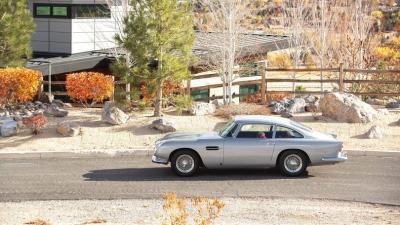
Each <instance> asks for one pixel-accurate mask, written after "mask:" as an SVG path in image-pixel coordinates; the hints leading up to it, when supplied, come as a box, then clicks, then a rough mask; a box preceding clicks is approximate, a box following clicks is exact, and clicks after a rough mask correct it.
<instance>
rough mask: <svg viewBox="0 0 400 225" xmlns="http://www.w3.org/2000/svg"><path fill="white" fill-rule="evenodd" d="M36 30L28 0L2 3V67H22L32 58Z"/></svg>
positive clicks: (0, 55)
mask: <svg viewBox="0 0 400 225" xmlns="http://www.w3.org/2000/svg"><path fill="white" fill-rule="evenodd" d="M34 29H35V26H34V23H33V19H32V15H31V13H30V11H29V9H28V6H27V0H1V1H0V31H1V32H0V65H3V66H22V65H24V64H25V61H26V59H27V58H29V57H30V56H31V52H32V50H31V47H30V46H31V35H32V33H33V31H34Z"/></svg>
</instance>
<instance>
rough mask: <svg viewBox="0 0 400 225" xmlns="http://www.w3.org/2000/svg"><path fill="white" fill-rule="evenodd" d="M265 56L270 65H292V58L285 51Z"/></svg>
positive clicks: (281, 66)
mask: <svg viewBox="0 0 400 225" xmlns="http://www.w3.org/2000/svg"><path fill="white" fill-rule="evenodd" d="M267 58H268V63H269V65H270V66H272V67H277V68H290V67H291V66H292V59H291V58H290V55H288V54H286V53H274V54H269V55H268V56H267Z"/></svg>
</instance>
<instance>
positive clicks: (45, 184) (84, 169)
mask: <svg viewBox="0 0 400 225" xmlns="http://www.w3.org/2000/svg"><path fill="white" fill-rule="evenodd" d="M149 161H150V159H149V157H144V156H137V157H135V158H133V157H125V158H84V159H76V158H75V159H71V158H69V159H68V158H67V159H66V158H64V159H60V158H58V159H12V160H11V159H8V160H6V159H3V160H0V201H20V200H49V199H120V198H153V197H160V196H162V195H163V193H165V192H172V191H173V192H177V193H179V194H182V195H188V196H189V195H190V196H193V195H205V196H219V197H237V196H242V197H296V198H322V199H340V200H355V201H362V202H372V203H385V204H395V205H400V163H399V162H400V154H395V153H390V154H389V153H386V154H379V155H374V156H360V155H350V159H349V161H348V162H346V163H343V164H338V165H333V166H324V167H310V168H309V169H308V174H307V175H305V176H303V177H300V178H287V177H283V176H281V175H279V174H278V173H277V172H276V171H275V170H226V171H215V170H212V171H211V170H205V169H203V170H201V171H200V174H199V175H198V176H196V177H191V178H180V177H176V176H175V175H174V174H173V173H172V172H171V170H170V169H169V167H165V166H162V165H154V164H152V163H150V162H149Z"/></svg>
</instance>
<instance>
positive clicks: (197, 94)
mask: <svg viewBox="0 0 400 225" xmlns="http://www.w3.org/2000/svg"><path fill="white" fill-rule="evenodd" d="M191 95H192V98H193V100H194V101H208V98H209V97H210V90H209V89H204V90H193V91H192V93H191Z"/></svg>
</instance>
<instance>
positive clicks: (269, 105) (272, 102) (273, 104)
mask: <svg viewBox="0 0 400 225" xmlns="http://www.w3.org/2000/svg"><path fill="white" fill-rule="evenodd" d="M276 103H278V102H277V101H274V100H272V101H270V102H269V104H268V107H274V106H275V105H276Z"/></svg>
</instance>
